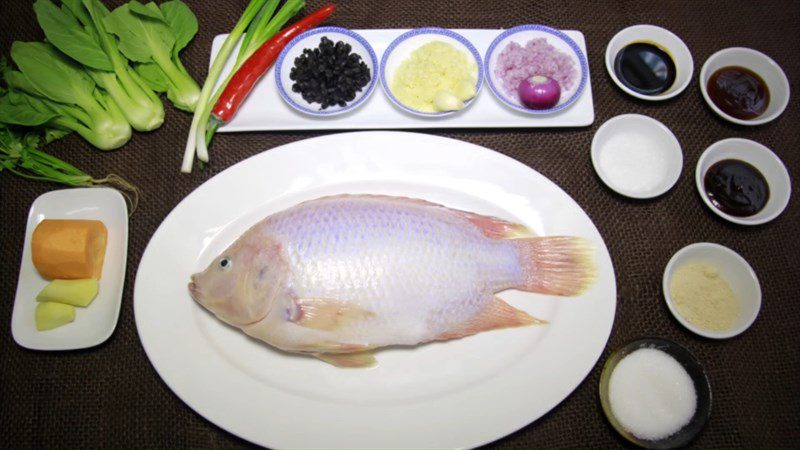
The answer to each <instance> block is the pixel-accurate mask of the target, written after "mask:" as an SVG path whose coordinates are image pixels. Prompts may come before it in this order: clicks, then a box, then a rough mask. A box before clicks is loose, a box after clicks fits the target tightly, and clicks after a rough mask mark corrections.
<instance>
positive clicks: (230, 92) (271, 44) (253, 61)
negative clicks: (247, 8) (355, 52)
mask: <svg viewBox="0 0 800 450" xmlns="http://www.w3.org/2000/svg"><path fill="white" fill-rule="evenodd" d="M335 8H336V6H335V5H328V6H324V7H322V8H320V9H318V10H316V11H314V12H313V13H311V14H309V15H307V16H305V17H303V18H302V19H300V20H298V21H297V22H295V23H294V24H292V25H290V26H288V27H286V28H284V29H283V30H281V31H279V32H278V33H276V34H275V36H273V37H272V38H271V39H270V40H268V41H267V42H265V43H264V44H263V45H262V46H261V47H259V48H258V50H256V51H255V53H253V54H252V55H251V56H250V57H249V58H247V61H245V62H244V64H242V67H240V68H239V70H237V71H236V73H235V74H234V75H233V78H231V81H230V82H229V83H228V86H226V87H225V90H224V91H222V95H220V97H219V100H217V104H216V105H214V109H212V110H211V111H212V114H213V115H214V119H216V120H219V121H220V122H222V123H227V122H228V121H229V120H231V119H232V118H233V116H234V115H235V114H236V111H238V109H239V105H241V104H242V102H243V101H244V99H245V98H247V96H248V95H249V94H250V91H251V90H253V86H255V84H256V82H257V81H258V80H259V79H260V78H261V76H262V75H264V73H266V71H267V69H269V68H270V66H272V64H274V63H275V60H276V59H278V55H280V53H281V50H283V48H284V47H286V44H288V43H289V41H291V40H292V39H294V38H295V37H296V36H297V35H299V34H300V33H302V32H304V31H306V30H308V29H311V28H314V27H315V26H317V25H319V24H320V23H322V21H324V20H325V19H327V18H328V16H330V15H331V14H332V13H333V10H334V9H335Z"/></svg>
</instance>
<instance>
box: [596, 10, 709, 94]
mask: <svg viewBox="0 0 800 450" xmlns="http://www.w3.org/2000/svg"><path fill="white" fill-rule="evenodd" d="M605 60H606V70H608V74H609V76H611V80H612V81H614V84H616V85H617V86H618V87H619V88H620V89H622V90H623V91H624V92H625V93H627V94H629V95H632V96H634V97H636V98H640V99H642V100H649V101H661V100H667V99H670V98H673V97H675V96H676V95H678V94H680V93H681V92H683V91H684V89H686V87H687V86H689V83H690V82H691V80H692V75H693V74H694V61H693V60H692V54H691V52H690V51H689V47H687V46H686V43H684V42H683V40H681V38H679V37H678V36H677V35H676V34H675V33H673V32H671V31H669V30H666V29H664V28H661V27H657V26H655V25H646V24H642V25H633V26H630V27H628V28H625V29H623V30H621V31H620V32H618V33H617V34H616V35H614V37H613V38H611V40H610V41H609V42H608V46H606V56H605Z"/></svg>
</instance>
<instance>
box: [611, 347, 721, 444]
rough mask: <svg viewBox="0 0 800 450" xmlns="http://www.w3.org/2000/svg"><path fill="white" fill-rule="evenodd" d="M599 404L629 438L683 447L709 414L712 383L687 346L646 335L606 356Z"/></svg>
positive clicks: (632, 440)
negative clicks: (646, 336)
mask: <svg viewBox="0 0 800 450" xmlns="http://www.w3.org/2000/svg"><path fill="white" fill-rule="evenodd" d="M600 403H601V405H602V407H603V412H604V413H605V415H606V417H607V418H608V421H609V422H610V423H611V425H612V426H613V427H614V429H615V430H617V432H619V433H620V434H621V435H622V436H623V437H624V438H625V439H627V440H628V441H630V442H632V443H634V444H636V445H638V446H640V447H644V448H655V449H665V448H678V447H685V446H686V444H688V443H689V442H691V441H692V440H693V439H694V438H695V437H696V436H697V435H698V434H699V433H700V431H701V430H702V429H703V427H704V426H705V424H706V422H707V421H708V418H709V417H710V415H711V385H710V384H709V382H708V376H707V375H706V372H705V370H704V369H703V366H702V365H701V364H700V362H699V361H698V360H697V358H695V357H694V355H692V353H691V352H689V350H687V349H686V348H684V347H683V346H681V345H679V344H676V343H675V342H672V341H669V340H667V339H662V338H642V339H637V340H635V341H633V342H630V343H628V344H626V345H624V346H622V347H621V348H619V349H617V350H616V351H615V352H613V353H612V354H611V356H609V357H608V359H607V360H606V363H605V365H604V366H603V371H602V373H601V374H600Z"/></svg>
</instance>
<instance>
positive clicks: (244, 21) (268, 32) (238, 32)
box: [181, 0, 305, 173]
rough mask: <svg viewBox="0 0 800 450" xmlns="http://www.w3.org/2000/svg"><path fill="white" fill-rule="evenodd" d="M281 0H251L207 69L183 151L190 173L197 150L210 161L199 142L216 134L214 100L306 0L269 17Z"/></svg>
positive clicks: (202, 158)
mask: <svg viewBox="0 0 800 450" xmlns="http://www.w3.org/2000/svg"><path fill="white" fill-rule="evenodd" d="M278 3H279V0H252V1H251V2H250V4H249V5H247V8H245V10H244V13H243V14H242V17H241V18H240V19H239V21H238V22H237V23H236V26H234V28H233V30H232V31H231V33H230V34H229V35H228V37H227V38H226V39H225V42H224V43H223V44H222V48H221V49H220V51H219V53H218V54H217V56H216V58H214V62H213V63H212V65H211V69H210V70H209V71H208V77H207V78H206V81H205V84H203V89H202V91H201V93H200V100H199V101H198V103H197V109H196V110H195V113H194V117H193V119H192V125H191V127H190V129H189V138H188V139H187V142H186V149H185V151H184V154H183V165H182V166H181V172H184V173H188V172H191V171H192V163H193V161H194V156H195V153H196V154H197V158H198V159H199V160H200V161H201V162H208V152H207V151H206V146H205V145H201V146H198V141H199V140H202V141H203V143H204V144H205V143H206V142H208V141H210V139H211V136H213V131H211V132H208V130H207V127H208V124H209V118H210V117H211V109H212V108H213V107H214V104H216V102H217V100H218V99H219V96H220V95H221V94H222V91H224V90H225V87H226V86H227V85H228V82H229V81H230V79H231V78H232V77H233V75H234V74H235V73H236V71H237V70H238V69H239V67H241V65H242V64H244V62H245V61H246V60H247V58H249V57H250V56H251V55H252V54H253V53H254V52H255V51H256V50H257V49H258V48H259V47H261V46H262V45H263V44H264V43H265V42H266V41H267V40H268V39H269V38H271V37H272V36H273V35H275V33H277V32H278V31H279V30H280V29H281V27H283V25H284V24H286V22H288V21H289V19H291V18H292V17H294V16H295V15H296V14H297V13H298V12H299V11H300V10H301V9H302V8H303V6H305V1H304V0H286V2H285V3H284V4H283V6H282V7H281V8H280V10H278V12H277V13H276V14H275V16H274V17H271V18H270V16H272V13H273V12H274V11H275V9H276V8H277V4H278ZM245 30H246V33H245ZM243 34H244V38H243V39H242V45H241V47H240V49H239V54H238V56H237V58H236V63H235V64H234V67H233V69H232V70H231V72H230V73H229V74H228V77H227V78H226V79H225V80H224V81H223V83H222V84H221V85H220V87H219V88H218V89H217V91H216V92H215V93H214V95H213V96H212V95H211V91H212V89H213V88H214V85H215V84H216V83H217V80H219V77H220V74H221V72H222V69H223V67H224V66H225V62H226V61H227V60H228V57H229V56H230V54H231V53H232V52H233V49H234V47H235V46H236V43H237V42H238V41H239V39H240V38H242V35H243ZM215 130H216V129H214V131H215Z"/></svg>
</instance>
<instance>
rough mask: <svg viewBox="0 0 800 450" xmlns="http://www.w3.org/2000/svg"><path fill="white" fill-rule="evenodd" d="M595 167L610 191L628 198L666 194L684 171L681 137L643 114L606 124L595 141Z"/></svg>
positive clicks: (593, 150) (600, 129)
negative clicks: (677, 136) (679, 138)
mask: <svg viewBox="0 0 800 450" xmlns="http://www.w3.org/2000/svg"><path fill="white" fill-rule="evenodd" d="M592 165H593V166H594V170H595V172H597V175H598V176H599V177H600V179H601V180H603V183H605V184H606V186H608V187H609V188H611V189H612V190H614V191H615V192H617V193H619V194H621V195H624V196H626V197H631V198H638V199H645V198H654V197H658V196H659V195H662V194H664V193H665V192H667V191H668V190H670V189H671V188H672V186H674V185H675V183H676V182H677V181H678V178H680V175H681V170H682V169H683V152H682V151H681V144H680V143H679V142H678V138H676V137H675V135H674V134H673V133H672V131H670V129H669V128H667V126H666V125H664V124H663V123H661V122H659V121H657V120H655V119H653V118H651V117H647V116H643V115H641V114H622V115H619V116H616V117H613V118H611V119H609V120H608V121H606V122H605V123H604V124H603V125H601V126H600V128H598V129H597V132H596V133H595V134H594V138H593V139H592Z"/></svg>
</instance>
